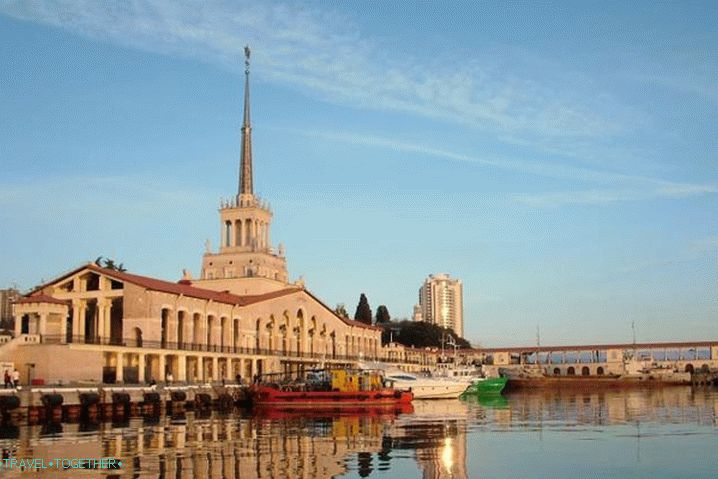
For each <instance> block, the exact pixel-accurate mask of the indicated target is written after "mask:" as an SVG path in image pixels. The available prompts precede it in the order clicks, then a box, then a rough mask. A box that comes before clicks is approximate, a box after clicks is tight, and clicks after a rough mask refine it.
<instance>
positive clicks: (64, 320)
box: [60, 314, 67, 343]
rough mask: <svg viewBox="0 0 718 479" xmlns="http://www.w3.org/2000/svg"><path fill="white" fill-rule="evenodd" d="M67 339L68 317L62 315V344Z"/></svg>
mask: <svg viewBox="0 0 718 479" xmlns="http://www.w3.org/2000/svg"><path fill="white" fill-rule="evenodd" d="M66 339H67V315H66V314H61V315H60V342H61V343H64V342H65V340H66Z"/></svg>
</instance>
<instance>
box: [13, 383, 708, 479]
mask: <svg viewBox="0 0 718 479" xmlns="http://www.w3.org/2000/svg"><path fill="white" fill-rule="evenodd" d="M0 435H1V437H2V438H1V439H0V445H1V446H2V448H3V450H4V453H5V454H6V455H7V454H11V455H12V456H13V457H15V458H18V459H19V458H42V459H43V460H44V461H45V464H47V463H48V462H49V460H51V459H52V458H58V457H59V458H98V457H115V458H118V459H119V460H121V461H122V463H123V464H122V468H121V469H120V470H114V471H111V470H83V469H75V470H65V471H59V470H56V469H52V468H48V469H44V470H41V471H25V472H23V471H20V470H18V469H17V468H13V469H8V468H5V469H4V470H0V476H2V477H31V476H34V475H40V476H42V477H64V478H75V477H77V478H80V477H122V478H125V477H128V478H129V477H132V478H138V477H140V478H217V479H219V478H231V477H241V478H283V477H287V478H312V479H316V478H324V477H342V478H358V477H372V478H419V477H421V478H432V479H433V478H479V477H499V478H500V477H527V478H538V477H551V478H554V477H558V478H561V477H565V478H571V479H577V478H583V477H590V478H595V477H621V478H623V477H631V478H639V477H645V478H652V479H655V478H699V477H700V478H715V477H718V390H717V389H691V388H689V387H685V388H684V387H680V388H668V389H664V390H654V391H651V390H634V391H611V392H597V393H569V392H556V391H546V392H527V393H510V394H507V395H505V396H504V397H499V398H493V399H486V400H477V399H476V398H474V399H471V400H467V401H459V400H441V401H415V402H414V404H413V407H412V408H411V409H410V410H407V411H403V412H401V411H397V412H386V411H365V412H362V413H353V412H350V411H346V412H341V413H340V412H326V413H322V412H313V413H302V414H289V413H283V414H280V413H266V414H254V415H253V414H250V413H249V412H247V411H235V412H233V413H231V414H225V415H221V414H219V413H212V414H210V415H208V416H204V417H201V416H199V415H195V414H194V413H187V414H186V415H185V416H184V417H162V418H160V419H159V420H157V421H152V420H149V421H148V420H143V419H132V420H130V421H129V422H128V423H127V424H110V423H106V424H94V425H93V424H63V425H62V426H54V427H47V426H45V427H43V426H33V427H28V426H20V427H17V428H13V427H4V428H2V429H1V430H0Z"/></svg>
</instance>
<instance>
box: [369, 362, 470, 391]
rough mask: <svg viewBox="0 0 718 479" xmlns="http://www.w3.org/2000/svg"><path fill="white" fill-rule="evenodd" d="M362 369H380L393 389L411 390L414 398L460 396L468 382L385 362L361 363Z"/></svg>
mask: <svg viewBox="0 0 718 479" xmlns="http://www.w3.org/2000/svg"><path fill="white" fill-rule="evenodd" d="M359 367H360V368H362V369H381V370H383V371H384V378H385V379H386V380H387V381H390V382H391V383H392V386H393V387H394V388H395V389H400V390H411V392H412V393H413V394H414V399H453V398H458V397H459V396H461V393H463V392H464V391H465V390H466V388H467V386H468V385H469V383H468V382H467V381H466V380H465V379H460V380H455V379H452V378H436V377H431V376H421V375H416V374H414V373H409V372H406V371H402V370H400V369H399V368H397V367H395V366H392V365H390V364H386V363H371V364H366V363H361V364H360V365H359Z"/></svg>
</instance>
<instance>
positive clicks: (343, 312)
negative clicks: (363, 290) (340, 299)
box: [334, 303, 349, 319]
mask: <svg viewBox="0 0 718 479" xmlns="http://www.w3.org/2000/svg"><path fill="white" fill-rule="evenodd" d="M334 312H335V313H336V314H337V316H339V317H340V318H344V319H349V313H347V308H346V307H345V306H344V303H339V304H337V307H336V308H334Z"/></svg>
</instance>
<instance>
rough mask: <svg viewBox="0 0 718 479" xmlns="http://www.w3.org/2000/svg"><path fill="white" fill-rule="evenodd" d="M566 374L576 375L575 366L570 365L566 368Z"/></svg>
mask: <svg viewBox="0 0 718 479" xmlns="http://www.w3.org/2000/svg"><path fill="white" fill-rule="evenodd" d="M566 375H568V376H575V375H576V370H575V369H574V368H573V366H569V368H568V369H567V370H566Z"/></svg>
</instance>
